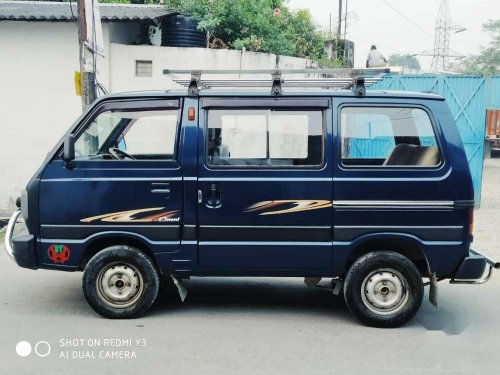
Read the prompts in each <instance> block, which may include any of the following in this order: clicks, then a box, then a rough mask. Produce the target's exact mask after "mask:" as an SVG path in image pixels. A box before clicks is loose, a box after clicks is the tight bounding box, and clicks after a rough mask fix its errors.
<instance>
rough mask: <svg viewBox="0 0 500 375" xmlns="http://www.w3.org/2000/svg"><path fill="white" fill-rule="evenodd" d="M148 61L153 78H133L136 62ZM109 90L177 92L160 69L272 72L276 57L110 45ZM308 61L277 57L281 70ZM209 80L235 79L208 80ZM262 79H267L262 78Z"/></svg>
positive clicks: (258, 54)
mask: <svg viewBox="0 0 500 375" xmlns="http://www.w3.org/2000/svg"><path fill="white" fill-rule="evenodd" d="M136 60H151V61H152V62H153V76H152V77H136V76H135V61H136ZM110 61H111V63H112V66H113V68H112V69H111V71H110V88H111V91H112V92H121V91H127V90H165V89H172V88H179V87H180V86H178V85H177V84H175V83H174V82H173V81H172V80H171V79H169V78H168V77H166V76H164V75H163V69H273V68H275V67H276V55H272V54H267V53H255V52H243V51H235V50H216V49H206V48H179V47H157V46H126V45H121V44H113V43H111V44H110ZM309 65H310V61H308V60H305V59H301V58H296V57H289V56H280V64H279V67H280V68H297V69H304V68H306V67H308V66H309ZM210 78H237V77H230V76H229V77H228V76H223V77H221V76H211V77H210ZM263 78H269V76H265V77H263Z"/></svg>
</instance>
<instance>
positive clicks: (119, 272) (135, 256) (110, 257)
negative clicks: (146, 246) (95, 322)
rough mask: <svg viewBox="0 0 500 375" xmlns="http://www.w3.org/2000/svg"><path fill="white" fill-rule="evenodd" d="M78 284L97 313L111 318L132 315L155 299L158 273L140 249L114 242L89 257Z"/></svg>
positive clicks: (142, 311)
mask: <svg viewBox="0 0 500 375" xmlns="http://www.w3.org/2000/svg"><path fill="white" fill-rule="evenodd" d="M115 280H116V281H115ZM104 281H108V282H104ZM120 281H121V283H120ZM82 288H83V294H84V295H85V299H86V300H87V302H88V303H89V305H90V306H91V307H92V308H93V309H94V310H95V311H96V312H97V313H98V314H100V315H102V316H104V317H106V318H112V319H128V318H135V317H137V316H139V315H141V314H143V313H145V312H146V311H147V310H148V309H149V308H150V307H151V305H152V304H153V303H154V301H155V300H156V297H157V295H158V290H159V288H160V275H159V273H158V270H157V269H156V267H155V265H154V264H153V262H152V260H151V259H150V258H149V257H148V256H147V255H146V254H144V253H143V252H142V251H141V250H139V249H136V248H134V247H131V246H125V245H116V246H111V247H107V248H105V249H103V250H101V251H100V252H98V253H97V254H96V255H94V256H93V257H92V259H90V261H89V262H88V263H87V266H86V267H85V271H84V273H83V280H82ZM123 293H125V296H123V297H122V294H123ZM114 297H116V298H114ZM121 298H123V299H125V300H124V301H122V300H120V299H121Z"/></svg>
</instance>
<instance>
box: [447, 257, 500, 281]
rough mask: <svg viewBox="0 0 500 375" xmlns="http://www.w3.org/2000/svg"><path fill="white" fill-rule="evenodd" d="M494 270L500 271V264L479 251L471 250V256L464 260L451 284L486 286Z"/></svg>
mask: <svg viewBox="0 0 500 375" xmlns="http://www.w3.org/2000/svg"><path fill="white" fill-rule="evenodd" d="M494 268H496V269H499V268H500V262H496V261H494V260H493V259H491V258H489V257H487V256H486V255H483V254H481V253H480V252H479V251H476V250H472V249H470V251H469V255H468V256H467V257H465V258H464V259H463V260H462V263H460V266H459V267H458V269H457V271H456V272H455V274H454V275H453V277H452V279H451V280H450V283H452V284H484V283H485V282H487V281H488V280H489V279H490V278H491V275H492V274H493V269H494ZM486 269H488V271H487V272H488V273H487V275H486V276H484V274H485V272H486Z"/></svg>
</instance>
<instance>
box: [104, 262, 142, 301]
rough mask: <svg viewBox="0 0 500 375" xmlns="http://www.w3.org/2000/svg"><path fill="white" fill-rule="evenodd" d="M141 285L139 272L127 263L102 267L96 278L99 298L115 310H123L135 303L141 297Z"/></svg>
mask: <svg viewBox="0 0 500 375" xmlns="http://www.w3.org/2000/svg"><path fill="white" fill-rule="evenodd" d="M143 285H144V284H143V281H142V275H141V274H140V272H139V271H138V270H137V269H136V268H135V267H133V266H132V265H130V264H127V263H113V264H111V265H109V266H107V267H103V269H102V270H101V272H99V275H98V277H97V292H98V296H99V298H100V299H101V300H102V301H103V302H104V303H106V304H107V305H108V306H111V307H115V308H125V307H128V306H131V305H133V304H134V303H135V302H137V300H138V299H139V298H140V297H141V295H142V292H143V289H144V287H143Z"/></svg>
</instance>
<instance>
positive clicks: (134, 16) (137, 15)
mask: <svg viewBox="0 0 500 375" xmlns="http://www.w3.org/2000/svg"><path fill="white" fill-rule="evenodd" d="M72 10H73V12H72ZM99 10H100V12H101V19H102V20H103V21H132V20H153V19H155V18H158V17H164V16H167V15H169V14H172V13H174V12H173V11H171V10H169V9H168V8H167V7H165V6H161V5H142V4H107V3H106V4H99ZM76 14H78V10H77V6H76V0H75V1H73V2H72V3H71V5H70V3H69V2H51V1H0V20H11V21H64V22H68V21H72V20H73V16H76Z"/></svg>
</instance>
